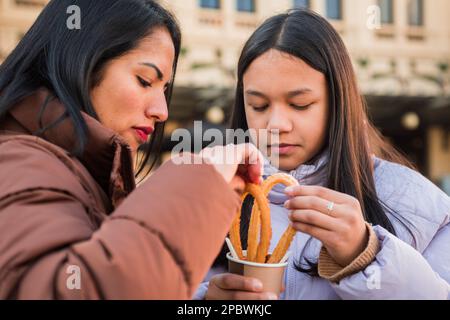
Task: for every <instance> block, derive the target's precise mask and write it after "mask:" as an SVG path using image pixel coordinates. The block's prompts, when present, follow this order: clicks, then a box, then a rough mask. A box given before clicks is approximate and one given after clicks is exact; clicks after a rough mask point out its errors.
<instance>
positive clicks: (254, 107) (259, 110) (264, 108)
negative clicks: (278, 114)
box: [251, 104, 269, 112]
mask: <svg viewBox="0 0 450 320" xmlns="http://www.w3.org/2000/svg"><path fill="white" fill-rule="evenodd" d="M251 107H252V108H253V110H254V111H256V112H263V111H265V110H266V109H267V108H268V107H269V105H268V104H266V105H263V106H251Z"/></svg>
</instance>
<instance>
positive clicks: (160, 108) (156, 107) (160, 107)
mask: <svg viewBox="0 0 450 320" xmlns="http://www.w3.org/2000/svg"><path fill="white" fill-rule="evenodd" d="M145 116H146V117H147V118H153V119H155V120H156V121H157V122H164V121H166V120H167V118H168V116H169V114H168V108H167V100H166V95H165V94H164V92H162V93H161V94H158V96H156V97H153V99H152V100H151V101H150V103H149V104H148V107H147V108H146V109H145Z"/></svg>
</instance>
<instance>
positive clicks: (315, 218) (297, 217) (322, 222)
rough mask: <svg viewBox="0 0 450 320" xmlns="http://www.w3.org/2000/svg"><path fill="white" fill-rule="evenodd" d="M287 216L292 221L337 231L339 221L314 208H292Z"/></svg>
mask: <svg viewBox="0 0 450 320" xmlns="http://www.w3.org/2000/svg"><path fill="white" fill-rule="evenodd" d="M289 217H290V219H291V221H292V222H293V223H296V222H299V223H304V224H308V225H312V226H316V227H318V228H321V229H325V230H328V231H339V230H340V226H341V222H340V221H339V220H338V219H336V218H333V217H330V216H327V215H325V214H323V213H321V212H318V211H316V210H308V209H306V210H294V211H291V213H290V214H289Z"/></svg>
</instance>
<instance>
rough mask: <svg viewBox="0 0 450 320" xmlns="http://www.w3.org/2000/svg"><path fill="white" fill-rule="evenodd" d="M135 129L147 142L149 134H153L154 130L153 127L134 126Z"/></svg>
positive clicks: (142, 140) (141, 138) (142, 139)
mask: <svg viewBox="0 0 450 320" xmlns="http://www.w3.org/2000/svg"><path fill="white" fill-rule="evenodd" d="M133 129H134V131H135V132H136V134H137V136H138V137H139V140H141V142H142V143H144V142H147V140H148V136H149V135H151V134H152V133H153V130H154V129H153V128H152V127H133Z"/></svg>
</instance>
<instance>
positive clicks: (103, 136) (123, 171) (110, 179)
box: [9, 89, 135, 207]
mask: <svg viewBox="0 0 450 320" xmlns="http://www.w3.org/2000/svg"><path fill="white" fill-rule="evenodd" d="M44 105H45V107H44V108H43V106H44ZM9 113H10V115H11V116H12V118H14V119H15V120H16V121H17V122H18V123H19V124H20V126H21V127H22V128H23V131H24V132H21V133H23V134H31V135H39V131H40V128H42V127H47V126H49V125H51V124H53V123H55V124H54V125H52V126H51V127H50V128H49V129H48V130H46V131H45V132H44V133H43V134H40V135H39V136H40V137H42V138H43V139H45V140H47V141H48V142H50V143H53V144H55V145H57V146H59V147H61V148H62V149H64V150H65V151H66V152H67V153H70V152H71V151H73V150H74V147H75V146H76V134H75V131H74V127H73V124H72V121H71V120H70V118H69V117H68V115H67V113H66V110H65V107H64V106H63V104H62V103H61V102H60V101H59V100H58V99H57V98H56V97H54V96H53V95H52V94H51V93H50V92H49V91H48V90H46V89H39V90H37V91H36V92H35V93H33V94H32V95H30V96H28V97H27V98H25V99H23V100H22V101H21V102H19V103H18V104H17V105H16V106H14V107H13V108H12V109H11V110H10V111H9ZM40 116H42V117H41V119H42V121H41V123H39V117H40ZM82 116H83V118H84V120H85V122H86V125H87V129H88V139H87V144H86V147H85V149H84V152H83V154H81V155H80V156H78V157H77V158H78V159H79V160H80V162H81V163H82V164H83V165H84V166H85V167H86V169H87V170H88V171H89V172H90V174H91V175H92V176H93V178H94V179H95V180H96V181H97V183H98V184H99V185H100V186H101V188H102V189H103V190H104V191H105V193H106V194H107V195H108V196H109V197H110V199H111V201H112V205H113V206H114V207H116V206H117V205H118V204H119V203H120V202H121V201H122V200H123V199H124V198H125V197H126V196H127V195H128V194H129V193H130V192H131V191H132V190H133V189H134V188H135V180H134V173H133V166H132V164H133V161H132V156H131V149H130V147H129V146H128V144H127V143H126V142H125V141H124V140H123V139H122V138H121V137H120V136H119V135H118V134H116V133H115V132H114V131H112V130H110V129H108V128H106V127H104V126H103V125H102V124H101V123H100V122H99V121H97V120H96V119H94V118H93V117H91V116H89V115H87V114H86V113H84V112H82ZM55 121H56V122H55Z"/></svg>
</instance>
